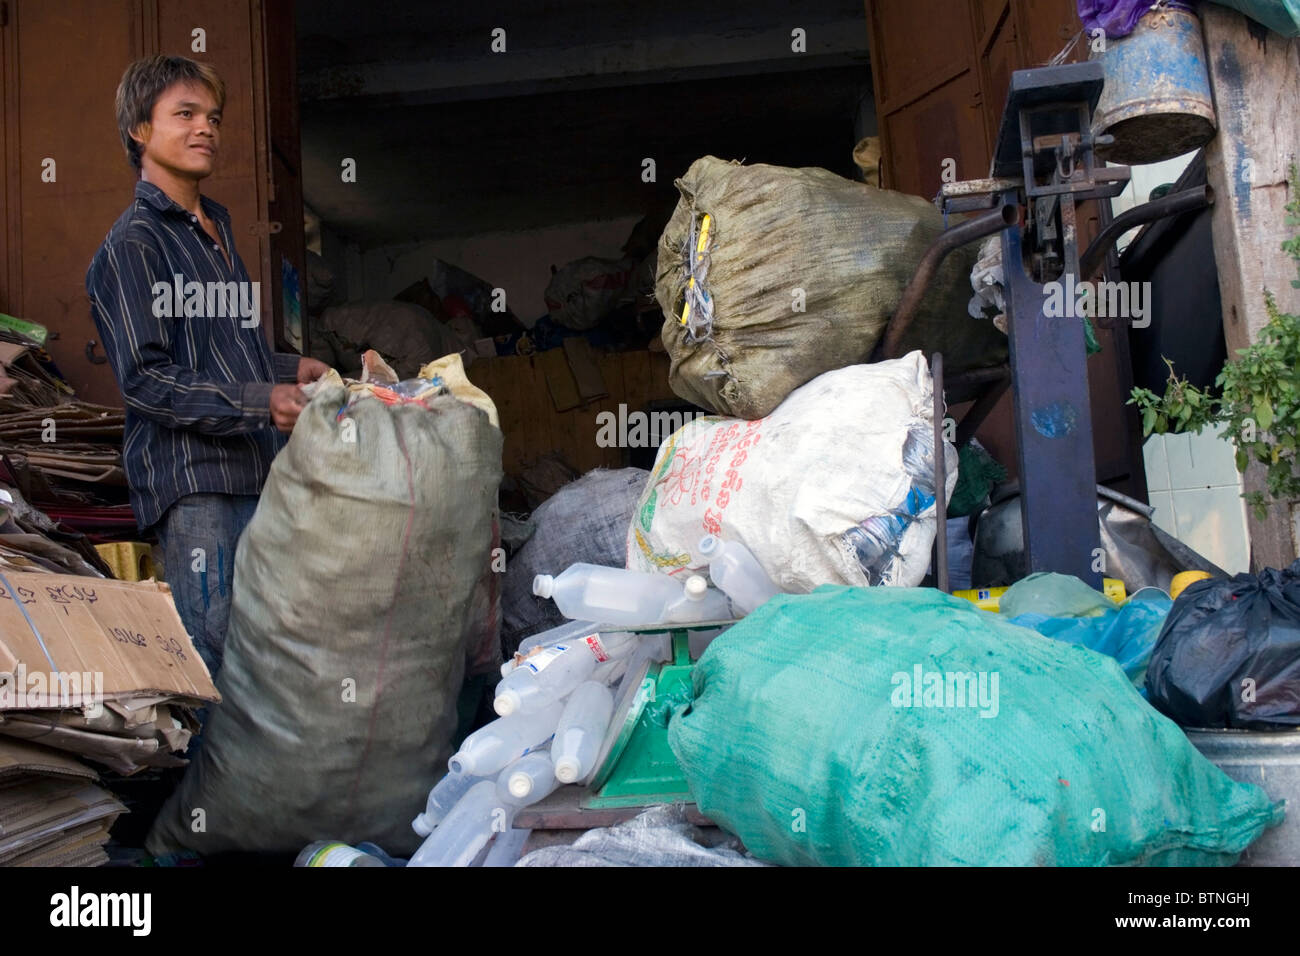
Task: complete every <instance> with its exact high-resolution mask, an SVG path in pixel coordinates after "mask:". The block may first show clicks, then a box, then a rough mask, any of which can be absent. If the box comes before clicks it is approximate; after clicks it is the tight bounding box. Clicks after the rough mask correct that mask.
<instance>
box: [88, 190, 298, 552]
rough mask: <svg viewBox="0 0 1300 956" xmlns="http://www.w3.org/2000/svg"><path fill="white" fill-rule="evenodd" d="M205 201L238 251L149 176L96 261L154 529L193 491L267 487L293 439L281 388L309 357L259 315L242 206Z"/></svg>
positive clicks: (138, 508)
mask: <svg viewBox="0 0 1300 956" xmlns="http://www.w3.org/2000/svg"><path fill="white" fill-rule="evenodd" d="M202 204H203V211H204V212H205V213H206V214H207V217H208V219H210V220H211V221H212V222H213V223H214V224H215V225H216V227H217V230H218V231H219V232H220V233H221V235H220V237H219V238H220V240H221V242H222V243H223V244H224V246H225V248H226V249H228V250H229V251H230V257H231V261H230V262H227V261H226V257H225V255H223V253H222V251H221V246H219V245H218V244H217V242H216V241H215V239H214V237H212V236H209V235H208V234H207V232H206V231H205V230H204V228H203V226H202V224H201V222H200V221H199V219H198V217H197V216H193V215H191V214H190V213H189V212H187V211H186V210H185V209H183V208H181V206H180V205H179V204H177V203H176V202H174V201H173V200H172V199H171V198H170V197H168V195H167V194H166V193H165V192H163V191H162V190H161V189H159V188H158V187H157V186H155V185H153V184H152V183H146V182H143V181H140V182H137V183H136V187H135V202H133V203H132V204H131V206H130V207H129V208H128V209H127V210H126V212H124V213H123V214H122V216H121V218H119V219H118V220H117V222H116V223H114V224H113V228H112V229H111V230H110V231H109V233H108V236H107V238H105V239H104V244H103V245H102V246H100V247H99V251H98V252H97V253H96V254H95V258H94V261H93V262H91V264H90V271H89V272H87V273H86V291H87V292H88V293H89V295H90V302H91V310H92V314H93V316H94V319H95V327H96V328H98V329H99V335H100V339H101V340H102V341H103V343H104V350H105V352H106V353H107V354H108V361H109V363H110V364H111V365H112V368H113V373H114V374H115V375H116V376H117V384H118V386H119V387H120V388H121V389H122V397H123V399H124V400H125V403H126V430H125V434H124V436H123V449H122V458H123V467H124V468H125V470H126V477H127V482H128V483H129V484H130V486H131V506H132V509H133V510H134V512H135V517H136V521H137V522H138V523H139V525H140V527H141V528H142V529H147V528H149V527H150V526H151V525H153V524H155V523H157V522H158V520H159V519H160V518H161V517H162V516H163V514H164V513H165V512H166V511H167V509H168V508H169V507H171V505H172V504H173V503H175V502H176V500H177V499H178V498H181V497H182V496H184V495H190V494H197V493H204V492H207V493H211V492H216V493H224V494H232V495H255V494H258V493H260V492H261V490H262V484H263V482H264V481H265V480H266V475H267V472H268V470H269V469H270V467H271V459H273V458H274V457H275V455H276V453H277V452H278V451H279V450H280V448H281V447H282V446H283V444H284V438H283V436H282V435H281V434H280V433H279V432H278V431H277V430H276V429H275V427H274V426H273V425H272V424H271V409H270V402H271V388H272V386H273V384H274V383H276V382H293V381H295V379H296V377H297V370H298V358H299V357H298V356H297V355H281V354H275V353H272V352H271V349H270V347H269V346H268V345H267V343H266V339H265V338H264V337H263V334H262V329H261V326H260V322H259V321H255V319H256V314H257V312H258V311H260V294H259V292H258V290H257V289H255V288H253V286H252V283H250V281H249V278H248V271H247V270H246V269H245V268H244V263H243V262H242V261H241V260H240V258H239V254H238V253H237V252H236V251H235V242H234V236H233V235H232V234H231V228H230V214H229V213H228V212H226V210H225V208H224V207H223V206H221V205H220V204H219V203H216V202H213V201H212V200H211V199H208V198H207V197H203V198H202ZM193 283H198V285H193Z"/></svg>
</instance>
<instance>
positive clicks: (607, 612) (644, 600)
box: [533, 564, 682, 627]
mask: <svg viewBox="0 0 1300 956" xmlns="http://www.w3.org/2000/svg"><path fill="white" fill-rule="evenodd" d="M533 593H534V594H536V595H537V596H538V597H540V598H553V599H554V600H555V606H556V607H558V608H559V609H560V613H562V614H563V615H564V616H565V617H571V618H574V619H576V620H589V621H601V622H602V623H604V624H608V625H615V626H622V627H644V626H648V625H652V624H661V623H663V622H664V621H665V620H666V619H667V618H666V615H667V611H668V608H669V607H671V606H672V605H673V604H674V603H675V602H676V601H678V600H680V599H681V596H682V586H681V584H680V583H678V582H677V581H674V580H673V579H672V578H670V577H668V576H666V575H663V574H650V573H648V572H645V571H628V570H625V569H624V568H605V567H601V566H599V565H595V564H571V565H569V567H568V568H566V569H565V570H564V572H563V573H562V574H559V575H557V576H555V577H552V576H551V575H549V574H539V575H537V577H535V578H533Z"/></svg>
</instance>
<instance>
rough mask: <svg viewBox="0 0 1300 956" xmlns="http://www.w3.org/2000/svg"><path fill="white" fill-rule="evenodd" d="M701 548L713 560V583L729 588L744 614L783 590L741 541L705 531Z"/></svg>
mask: <svg viewBox="0 0 1300 956" xmlns="http://www.w3.org/2000/svg"><path fill="white" fill-rule="evenodd" d="M699 552H700V556H701V557H702V558H704V560H705V561H707V562H708V564H709V577H710V578H712V579H713V583H714V584H716V585H717V586H718V587H719V588H721V589H722V590H723V591H725V592H726V594H727V596H728V597H730V598H731V603H732V604H734V605H735V606H736V610H737V611H739V612H740V613H741V614H748V613H749V612H750V611H752V610H754V608H756V607H759V606H760V605H762V604H765V603H766V602H767V601H768V599H769V598H771V597H773V596H774V595H776V594H779V593H780V589H779V588H778V587H777V586H776V585H775V584H773V583H772V579H771V578H770V577H768V576H767V572H766V571H764V570H763V566H762V565H761V564H759V563H758V559H757V558H755V557H754V555H753V554H752V553H751V552H750V550H749V549H748V548H747V547H745V546H744V545H743V544H741V543H740V542H739V541H723V540H722V539H721V538H718V537H715V536H714V535H711V534H709V535H705V536H704V537H703V538H701V539H700V545H699Z"/></svg>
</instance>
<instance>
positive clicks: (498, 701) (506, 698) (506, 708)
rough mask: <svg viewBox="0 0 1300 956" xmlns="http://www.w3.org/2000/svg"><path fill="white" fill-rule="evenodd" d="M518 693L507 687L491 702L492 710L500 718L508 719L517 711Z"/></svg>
mask: <svg viewBox="0 0 1300 956" xmlns="http://www.w3.org/2000/svg"><path fill="white" fill-rule="evenodd" d="M520 703H521V702H520V700H519V691H517V690H514V689H513V688H509V687H507V688H506V689H505V690H503V691H501V692H500V693H498V694H497V696H496V698H495V699H494V700H493V701H492V709H493V710H495V711H496V712H497V714H498V715H499V716H501V717H509V716H510V715H511V714H513V713H514V712H515V711H517V710H518V709H519V704H520Z"/></svg>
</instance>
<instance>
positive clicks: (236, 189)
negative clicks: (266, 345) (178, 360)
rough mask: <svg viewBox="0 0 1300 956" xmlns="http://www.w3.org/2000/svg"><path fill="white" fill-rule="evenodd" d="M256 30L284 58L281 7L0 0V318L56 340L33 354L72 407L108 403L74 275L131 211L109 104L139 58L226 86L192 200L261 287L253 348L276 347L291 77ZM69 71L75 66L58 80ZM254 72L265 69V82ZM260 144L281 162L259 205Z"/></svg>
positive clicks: (127, 172)
mask: <svg viewBox="0 0 1300 956" xmlns="http://www.w3.org/2000/svg"><path fill="white" fill-rule="evenodd" d="M268 18H269V19H271V20H274V21H275V22H277V23H278V28H277V32H276V33H275V43H276V44H278V47H279V48H280V49H281V50H282V49H283V47H284V46H285V45H286V44H287V45H288V46H289V47H290V48H292V45H293V35H292V30H291V25H292V6H291V3H290V2H289V0H244V2H238V3H231V2H228V0H225V2H223V0H60V2H59V3H57V4H52V3H41V2H36V0H0V30H2V31H3V34H2V36H0V40H2V41H3V42H0V51H2V52H0V56H2V57H3V60H2V61H0V69H2V70H3V76H4V80H5V83H4V95H3V98H2V99H3V107H2V109H3V115H2V116H0V119H2V120H3V123H2V124H0V125H2V126H3V133H2V134H0V135H3V139H2V140H0V143H2V144H3V157H4V177H3V186H4V188H3V191H2V192H0V224H3V226H4V229H5V240H6V241H5V249H4V253H3V255H2V256H0V311H3V312H8V313H10V314H13V315H18V316H21V317H23V318H27V319H31V320H33V321H36V322H40V323H42V324H44V325H46V326H47V327H48V328H49V329H50V330H51V332H52V333H56V334H57V336H58V337H57V338H55V339H53V341H51V342H50V343H49V346H48V348H49V351H50V353H51V355H52V356H53V358H54V360H55V362H56V363H57V364H58V366H59V369H60V371H61V372H62V373H63V374H64V375H65V376H66V377H67V378H68V381H69V382H70V383H71V384H72V386H73V387H74V388H75V389H76V391H77V394H78V395H79V396H80V397H82V398H84V399H86V400H88V401H93V402H100V403H103V404H110V405H121V395H120V393H119V392H118V389H117V383H116V382H115V381H114V379H113V374H112V371H111V369H110V368H109V367H108V365H107V364H106V363H104V362H102V361H96V360H97V359H102V357H103V350H102V349H101V348H99V347H98V344H97V343H96V344H95V345H93V346H92V344H91V343H95V342H96V332H95V327H94V322H93V320H92V318H91V315H90V302H89V299H88V298H87V296H86V291H85V276H86V270H87V268H88V267H89V265H90V261H91V259H92V258H93V257H94V254H95V251H96V249H97V248H98V247H99V245H100V243H101V242H103V239H104V236H105V234H106V233H107V232H108V230H109V228H110V227H111V226H112V224H113V222H114V221H115V220H116V219H117V218H118V216H119V215H120V214H121V213H122V211H123V210H124V209H125V208H126V207H127V205H128V204H129V203H130V202H131V197H132V190H133V189H134V184H135V175H134V172H133V170H131V168H130V167H129V166H128V165H127V162H126V158H125V155H124V153H123V150H122V145H121V141H120V139H119V137H118V133H117V125H116V122H115V119H114V113H113V95H114V92H115V91H116V89H117V84H118V81H119V80H120V79H121V76H122V71H123V70H124V69H125V68H126V65H127V64H128V63H129V62H131V61H132V60H133V59H136V58H138V57H140V56H145V55H147V54H150V53H158V52H161V53H168V54H173V55H179V56H188V57H190V58H192V59H196V60H200V61H204V62H208V63H211V64H212V65H213V66H215V67H216V68H217V70H218V72H220V73H221V76H222V78H223V80H224V81H225V83H226V108H225V125H224V127H223V137H222V150H221V157H220V158H219V160H218V166H217V170H216V172H215V173H214V174H213V176H212V177H211V178H210V179H209V180H207V181H206V182H205V183H204V187H203V190H204V193H205V194H207V195H210V196H211V197H212V198H213V199H215V200H217V201H218V202H220V203H221V204H222V205H224V206H226V207H227V208H228V209H229V210H230V214H231V218H232V223H233V226H234V230H235V247H236V249H237V250H238V252H239V255H240V257H241V258H242V259H243V260H244V264H245V265H246V266H247V267H248V272H249V276H250V278H251V279H252V280H253V281H255V282H260V283H261V292H262V315H263V316H264V324H265V328H266V330H267V334H268V337H269V338H271V339H272V341H273V342H274V343H275V345H276V347H277V348H280V349H284V348H285V342H284V337H283V335H282V334H277V333H278V330H279V329H280V328H281V323H282V317H283V308H282V305H281V290H280V287H279V281H280V276H281V273H282V267H281V258H282V257H284V258H287V259H288V260H289V261H290V262H291V264H292V265H293V267H294V268H295V269H296V270H297V271H298V274H299V275H301V274H302V272H303V268H304V264H305V253H304V251H303V240H302V212H301V209H302V198H301V191H300V186H299V176H298V169H297V166H298V165H299V164H300V159H299V158H298V154H297V148H296V145H294V144H296V142H297V139H298V129H297V107H296V102H294V100H295V99H296V91H295V90H294V88H293V76H292V71H293V68H294V67H293V61H292V57H287V58H286V57H285V56H283V55H279V56H270V55H268V51H267V47H266V44H267V42H268V31H267V29H266V24H267V21H268ZM285 24H288V25H289V26H290V29H288V31H287V32H286V29H285ZM199 30H201V31H202V33H201V34H199V33H196V31H199ZM200 47H201V49H200ZM73 60H75V63H76V68H75V69H70V67H69V64H70V62H72V61H73ZM268 71H271V72H277V71H278V72H279V75H278V76H277V77H276V78H275V80H274V82H269V81H268V78H267V74H268ZM285 77H287V79H286V78H285ZM272 86H274V87H275V88H276V89H279V90H280V91H282V95H285V96H288V97H289V98H290V99H289V102H288V104H287V105H284V104H282V105H281V106H280V107H279V108H278V109H277V110H276V111H274V121H275V123H276V124H277V127H276V129H275V130H274V134H273V130H272V125H271V123H272V115H273V114H272V111H271V110H270V108H269V105H268V90H269V89H270V88H271V87H272ZM285 90H288V92H287V93H284V92H283V91H285ZM273 138H274V139H275V140H276V141H277V142H279V143H280V144H281V148H280V150H279V151H278V153H277V155H287V156H288V157H289V158H290V159H291V160H292V163H293V164H294V165H292V166H289V165H287V164H286V165H285V166H284V167H283V169H282V171H281V172H280V174H279V176H278V178H277V179H276V181H275V189H276V191H275V193H274V194H273V191H272V159H271V156H272V149H271V145H270V144H271V142H272V140H273ZM49 160H53V167H52V169H53V173H52V174H51V173H50V172H48V171H47V170H50V169H51V166H50V163H49V162H48V161H49ZM43 173H44V175H43ZM277 217H280V218H278V219H277ZM273 221H276V222H280V223H281V230H280V233H279V235H280V236H281V237H282V238H280V239H278V240H277V241H276V242H275V243H273V241H272V228H273V227H272V226H271V223H272V222H273ZM273 262H274V268H272V263H273Z"/></svg>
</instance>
